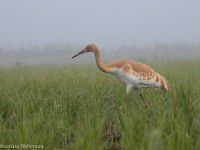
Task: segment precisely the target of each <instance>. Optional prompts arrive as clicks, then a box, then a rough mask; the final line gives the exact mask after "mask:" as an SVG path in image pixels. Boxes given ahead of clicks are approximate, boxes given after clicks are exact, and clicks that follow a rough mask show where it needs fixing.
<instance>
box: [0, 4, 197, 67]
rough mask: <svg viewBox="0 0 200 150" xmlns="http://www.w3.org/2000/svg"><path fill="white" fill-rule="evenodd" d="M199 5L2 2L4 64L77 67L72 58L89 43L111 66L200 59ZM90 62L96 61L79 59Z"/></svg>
mask: <svg viewBox="0 0 200 150" xmlns="http://www.w3.org/2000/svg"><path fill="white" fill-rule="evenodd" d="M199 6H200V1H197V0H191V1H188V0H163V1H160V0H151V1H147V0H141V1H136V0H125V1H122V0H119V1H114V0H109V1H106V0H101V1H97V0H84V1H81V0H79V1H78V0H73V1H70V0H59V1H55V0H42V1H39V0H17V1H12V0H2V1H0V66H4V65H10V64H16V63H28V64H29V63H30V64H35V63H58V64H60V63H61V64H62V63H73V62H72V61H71V59H70V56H71V55H73V54H74V53H76V52H77V51H78V50H80V49H81V48H83V47H84V46H85V45H86V44H88V43H96V44H97V45H98V46H99V47H100V48H101V49H102V57H103V58H104V60H105V61H108V62H109V61H110V60H113V59H118V58H124V59H141V60H142V59H168V60H171V59H199V58H200V57H199V56H200V55H199V53H200V52H199V51H200V19H199V18H200V9H199ZM88 58H91V59H88ZM86 60H88V61H89V62H90V60H93V59H92V57H91V56H83V57H81V58H80V60H79V61H86ZM75 62H77V60H75Z"/></svg>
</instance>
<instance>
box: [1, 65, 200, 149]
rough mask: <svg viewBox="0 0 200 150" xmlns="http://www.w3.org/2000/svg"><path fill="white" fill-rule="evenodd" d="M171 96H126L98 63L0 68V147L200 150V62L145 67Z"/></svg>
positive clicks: (148, 92) (149, 92) (147, 92)
mask: <svg viewBox="0 0 200 150" xmlns="http://www.w3.org/2000/svg"><path fill="white" fill-rule="evenodd" d="M147 64H148V65H150V66H151V67H153V68H154V69H155V70H156V71H158V72H159V73H160V74H162V75H163V76H165V77H166V78H167V79H168V80H169V83H170V86H171V90H170V93H169V94H166V93H163V92H161V91H158V92H155V91H153V90H152V89H145V90H143V91H142V93H143V95H144V96H145V97H146V98H147V99H149V100H150V105H149V108H148V109H145V108H144V105H143V102H142V100H141V99H140V97H139V96H138V95H137V94H136V93H134V92H133V93H132V94H131V96H130V98H129V100H128V105H127V108H126V109H125V110H123V111H120V110H119V106H120V105H121V103H122V102H123V100H124V98H125V95H126V92H125V86H124V85H123V84H122V83H121V82H120V81H118V80H117V79H116V78H115V77H114V76H112V75H109V74H104V73H102V72H101V71H99V70H98V68H97V67H96V65H66V66H23V65H22V66H15V67H10V68H0V145H18V144H32V145H43V146H44V149H52V148H53V149H76V150H83V149H88V150H92V149H95V150H98V149H127V150H129V149H130V150H132V149H135V150H146V149H148V150H157V149H159V150H184V149H188V150H190V149H196V150H199V149H200V62H199V61H193V62H187V61H182V62H181V61H173V62H156V61H153V62H148V63H147Z"/></svg>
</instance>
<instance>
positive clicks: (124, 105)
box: [120, 86, 133, 110]
mask: <svg viewBox="0 0 200 150" xmlns="http://www.w3.org/2000/svg"><path fill="white" fill-rule="evenodd" d="M132 89H133V87H132V86H127V88H126V98H125V100H124V102H123V103H122V105H121V106H120V109H121V110H122V109H124V108H126V103H127V99H128V96H129V95H130V92H131V90H132Z"/></svg>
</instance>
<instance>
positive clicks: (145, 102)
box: [139, 92, 149, 108]
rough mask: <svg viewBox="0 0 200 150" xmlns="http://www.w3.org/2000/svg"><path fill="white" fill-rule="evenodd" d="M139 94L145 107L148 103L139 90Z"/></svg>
mask: <svg viewBox="0 0 200 150" xmlns="http://www.w3.org/2000/svg"><path fill="white" fill-rule="evenodd" d="M139 95H140V97H141V99H142V100H143V102H144V107H145V108H147V107H148V105H149V103H148V101H147V100H146V99H145V98H144V97H143V95H142V94H141V93H140V92H139Z"/></svg>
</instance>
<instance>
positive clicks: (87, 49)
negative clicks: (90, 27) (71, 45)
mask: <svg viewBox="0 0 200 150" xmlns="http://www.w3.org/2000/svg"><path fill="white" fill-rule="evenodd" d="M97 49H98V48H97V46H96V45H95V44H88V45H87V46H86V47H85V48H84V49H83V50H81V51H80V52H78V53H77V54H76V55H74V56H73V57H72V58H74V57H76V56H79V55H81V54H84V53H87V52H95V51H97Z"/></svg>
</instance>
